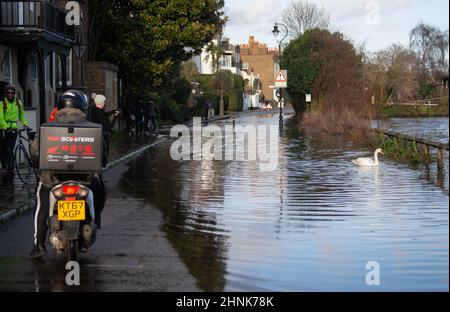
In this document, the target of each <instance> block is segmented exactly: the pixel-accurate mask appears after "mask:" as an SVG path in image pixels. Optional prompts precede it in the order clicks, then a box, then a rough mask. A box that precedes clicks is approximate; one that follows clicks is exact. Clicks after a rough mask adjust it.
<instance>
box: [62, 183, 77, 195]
mask: <svg viewBox="0 0 450 312" xmlns="http://www.w3.org/2000/svg"><path fill="white" fill-rule="evenodd" d="M79 190H80V187H79V186H76V185H64V186H63V187H62V191H63V193H64V194H65V195H76V194H78V191H79Z"/></svg>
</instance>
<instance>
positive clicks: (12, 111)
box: [0, 84, 28, 180]
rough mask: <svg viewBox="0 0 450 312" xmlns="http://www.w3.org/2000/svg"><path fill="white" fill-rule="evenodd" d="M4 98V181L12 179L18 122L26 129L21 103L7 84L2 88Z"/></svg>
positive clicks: (0, 122)
mask: <svg viewBox="0 0 450 312" xmlns="http://www.w3.org/2000/svg"><path fill="white" fill-rule="evenodd" d="M3 91H4V94H5V97H4V98H3V101H2V102H1V103H0V130H1V131H2V132H3V135H2V141H1V142H0V143H1V146H0V154H1V155H0V156H1V159H2V160H1V163H2V164H3V165H5V166H6V170H7V173H6V176H5V179H6V180H12V179H13V178H14V147H15V146H16V141H17V130H18V128H19V126H18V122H19V121H20V122H21V123H22V125H23V126H25V127H28V121H27V119H26V118H25V110H24V108H23V105H22V102H21V101H20V100H19V99H18V98H17V97H16V88H15V87H14V86H13V85H12V84H8V85H6V86H5V88H4V90H3Z"/></svg>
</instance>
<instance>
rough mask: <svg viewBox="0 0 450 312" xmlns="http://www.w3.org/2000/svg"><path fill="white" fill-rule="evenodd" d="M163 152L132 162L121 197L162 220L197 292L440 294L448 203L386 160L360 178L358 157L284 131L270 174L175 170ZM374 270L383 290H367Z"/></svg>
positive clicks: (208, 164)
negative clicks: (146, 206) (139, 202)
mask: <svg viewBox="0 0 450 312" xmlns="http://www.w3.org/2000/svg"><path fill="white" fill-rule="evenodd" d="M227 123H230V121H227V122H224V123H223V124H222V125H225V124H227ZM237 123H238V124H243V125H245V124H277V123H278V116H277V115H275V116H268V115H257V114H256V115H252V116H247V117H245V115H244V116H243V117H240V118H239V119H238V120H237ZM170 145H171V143H170V142H168V143H165V144H162V145H159V146H158V147H155V148H154V149H153V150H152V151H151V152H149V153H146V154H145V155H143V156H142V157H140V158H138V159H136V160H135V161H133V162H132V163H131V166H130V169H129V170H128V171H127V172H126V173H125V174H124V175H123V178H122V181H121V183H120V188H121V191H122V192H126V193H127V194H129V196H132V197H136V198H141V199H144V200H145V201H149V202H150V203H151V204H152V205H153V206H156V207H157V208H158V209H159V210H161V212H162V213H163V216H164V227H163V229H164V232H165V233H166V236H167V238H168V239H169V241H170V242H171V243H172V245H173V246H174V248H175V249H176V250H177V252H178V254H179V255H180V258H181V259H182V261H183V262H184V263H185V264H186V265H187V267H188V269H189V271H190V273H191V274H192V275H193V276H194V277H195V278H196V279H197V281H198V286H199V287H200V288H201V289H203V290H208V291H223V290H224V291H349V290H356V291H387V290H399V291H400V290H401V291H404V290H410V291H436V290H437V291H448V287H449V286H448V283H449V280H448V279H449V250H448V248H449V194H448V191H446V190H443V189H441V188H438V187H436V186H435V185H433V183H430V182H428V181H427V180H425V179H423V177H422V173H421V172H420V171H419V170H413V169H410V168H408V167H407V166H406V165H401V164H398V163H395V162H392V161H389V160H386V159H383V160H382V165H381V166H380V167H379V168H376V169H374V168H366V169H360V168H357V167H355V166H354V165H353V164H352V162H351V160H352V159H353V158H356V157H360V156H364V155H367V154H366V153H363V152H361V151H360V150H357V149H355V148H353V147H352V145H351V144H350V143H349V142H345V141H342V139H339V138H322V139H318V137H317V136H314V135H308V134H304V133H299V132H298V130H297V127H296V126H295V125H290V126H287V127H285V130H284V132H283V134H282V137H281V138H280V143H279V163H278V168H277V169H276V170H275V171H273V172H261V171H260V170H259V166H258V163H256V162H222V161H201V162H200V161H184V162H175V161H173V160H171V158H170V154H169V150H170ZM369 154H370V153H369ZM367 156H370V155H367ZM370 261H376V262H378V263H379V265H380V274H381V285H380V286H368V285H367V284H366V274H367V273H368V270H366V264H367V263H368V262H370Z"/></svg>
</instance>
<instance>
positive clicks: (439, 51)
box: [409, 23, 449, 71]
mask: <svg viewBox="0 0 450 312" xmlns="http://www.w3.org/2000/svg"><path fill="white" fill-rule="evenodd" d="M448 35H449V34H448V30H447V31H441V30H440V29H439V28H436V27H434V26H431V25H427V24H424V23H420V24H419V25H417V26H416V27H415V28H414V29H413V30H411V32H410V34H409V36H410V47H411V49H412V50H413V51H414V52H415V53H416V55H417V56H418V57H419V59H420V61H421V64H420V65H421V66H422V67H423V68H426V69H428V70H430V71H435V70H440V71H446V70H447V67H448V66H447V62H446V55H447V51H448V47H449V38H448Z"/></svg>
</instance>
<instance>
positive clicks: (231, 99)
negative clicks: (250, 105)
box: [228, 89, 244, 112]
mask: <svg viewBox="0 0 450 312" xmlns="http://www.w3.org/2000/svg"><path fill="white" fill-rule="evenodd" d="M243 106H244V98H243V95H242V90H241V89H231V90H230V91H228V110H229V111H233V112H240V111H242V109H243Z"/></svg>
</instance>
